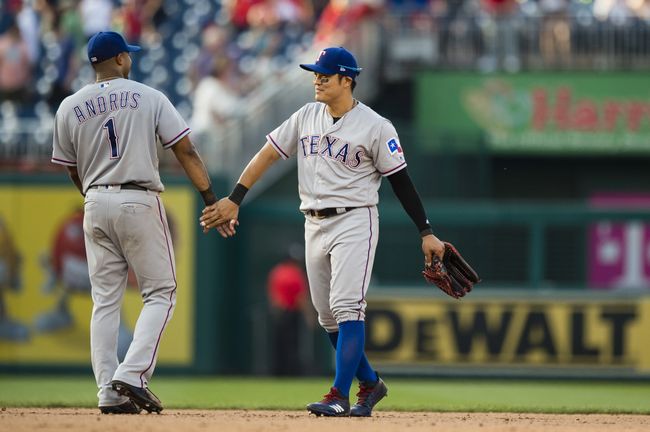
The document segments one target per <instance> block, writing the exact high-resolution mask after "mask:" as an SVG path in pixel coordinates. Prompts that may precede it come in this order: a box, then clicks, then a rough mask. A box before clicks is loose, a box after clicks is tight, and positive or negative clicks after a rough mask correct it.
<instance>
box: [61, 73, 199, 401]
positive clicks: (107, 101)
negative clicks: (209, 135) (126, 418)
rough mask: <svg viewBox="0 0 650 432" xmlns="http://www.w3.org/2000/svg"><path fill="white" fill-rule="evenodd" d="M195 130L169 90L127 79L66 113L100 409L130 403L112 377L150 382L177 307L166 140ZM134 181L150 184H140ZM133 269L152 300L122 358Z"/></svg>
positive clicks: (81, 96) (73, 100) (99, 87)
mask: <svg viewBox="0 0 650 432" xmlns="http://www.w3.org/2000/svg"><path fill="white" fill-rule="evenodd" d="M189 132H190V130H189V128H188V127H187V125H186V123H185V121H184V120H183V119H182V118H181V116H180V115H179V114H178V112H177V111H176V109H175V108H174V107H173V106H172V104H171V103H170V102H169V100H168V99H167V98H166V97H165V96H164V95H163V94H162V93H160V92H159V91H157V90H155V89H152V88H150V87H147V86H146V85H143V84H141V83H138V82H135V81H130V80H127V79H123V78H118V79H113V80H110V81H104V82H100V83H95V84H90V85H87V86H85V87H84V88H82V89H81V90H79V91H78V92H77V93H75V94H74V95H72V96H69V97H68V98H66V99H65V100H64V101H63V103H61V106H60V107H59V109H58V111H57V113H56V117H55V124H54V149H53V154H52V162H54V163H57V164H61V165H67V166H76V167H77V172H78V173H79V177H80V179H81V182H82V185H83V191H84V193H85V202H84V239H85V246H86V256H87V260H88V272H89V274H90V282H91V287H92V298H93V313H92V318H91V323H90V345H91V354H92V355H91V360H92V365H93V371H94V373H95V378H96V380H97V386H98V388H99V392H98V398H99V406H100V407H102V406H114V405H119V404H121V403H124V402H126V401H127V400H128V399H127V398H126V397H125V396H121V395H119V394H118V393H117V392H116V391H115V390H114V389H112V387H111V381H112V380H119V381H123V382H126V383H128V384H131V385H133V386H136V387H146V386H147V383H148V381H149V379H150V378H151V375H152V374H153V371H154V368H155V365H156V360H157V355H158V348H159V345H160V340H161V337H162V334H163V331H164V329H165V327H166V326H167V323H168V322H169V320H170V319H171V317H172V314H173V311H174V307H175V304H176V266H175V262H174V248H173V245H172V242H171V236H170V232H169V225H168V223H167V216H166V212H165V208H164V206H163V204H162V200H161V198H160V196H159V192H161V191H162V190H163V185H162V183H161V181H160V175H159V172H158V156H157V152H156V145H157V142H158V141H160V142H161V144H162V145H163V147H165V148H169V147H171V146H173V145H174V144H176V143H177V142H178V141H179V140H180V139H181V138H182V137H184V136H185V135H187V134H188V133H189ZM127 183H132V184H131V185H127ZM133 183H135V184H136V185H138V186H142V187H144V188H146V190H138V189H137V188H135V189H134V188H133ZM129 267H130V268H132V269H133V271H134V273H135V275H136V277H137V280H138V288H139V290H140V292H141V294H142V298H143V299H145V301H144V305H143V308H142V311H141V312H140V316H139V318H138V320H137V323H136V326H135V330H134V337H133V341H132V343H131V345H130V347H129V349H128V351H127V353H126V356H125V358H124V361H123V362H122V363H121V364H118V361H117V355H116V349H117V347H116V344H117V340H118V337H117V335H118V327H119V322H120V317H119V314H120V306H121V302H122V298H123V296H124V291H125V288H126V282H127V271H128V268H129Z"/></svg>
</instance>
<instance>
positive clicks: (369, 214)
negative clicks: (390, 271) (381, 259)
mask: <svg viewBox="0 0 650 432" xmlns="http://www.w3.org/2000/svg"><path fill="white" fill-rule="evenodd" d="M366 209H368V221H369V222H370V236H369V237H368V253H367V255H366V268H365V269H364V271H363V283H362V284H361V300H359V310H358V311H357V321H358V320H360V319H361V303H362V302H363V301H364V300H365V298H366V290H365V286H366V278H367V277H368V264H370V250H371V249H372V212H371V211H370V207H366Z"/></svg>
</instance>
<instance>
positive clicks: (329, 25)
mask: <svg viewBox="0 0 650 432" xmlns="http://www.w3.org/2000/svg"><path fill="white" fill-rule="evenodd" d="M382 5H383V1H382V0H330V2H329V4H328V5H327V6H326V7H325V9H324V10H323V13H322V14H321V16H320V19H319V20H318V23H317V24H316V35H315V36H314V42H315V44H316V45H318V44H322V43H323V42H324V41H328V43H329V44H330V45H332V44H334V45H335V44H337V43H342V41H343V40H344V38H345V36H347V35H349V33H350V32H351V31H352V30H354V29H355V27H356V25H357V24H358V23H359V22H360V21H361V20H362V19H363V18H365V17H367V16H370V15H373V14H375V13H376V12H377V11H378V10H380V9H381V7H382ZM337 41H341V42H337Z"/></svg>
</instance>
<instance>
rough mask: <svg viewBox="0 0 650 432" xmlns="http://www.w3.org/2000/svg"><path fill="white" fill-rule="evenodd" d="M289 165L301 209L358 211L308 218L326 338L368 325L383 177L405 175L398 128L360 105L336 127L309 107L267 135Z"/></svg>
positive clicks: (311, 270) (317, 106) (320, 109)
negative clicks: (353, 324) (293, 164)
mask: <svg viewBox="0 0 650 432" xmlns="http://www.w3.org/2000/svg"><path fill="white" fill-rule="evenodd" d="M267 140H268V142H270V143H271V145H273V147H274V148H275V150H276V151H277V152H278V153H279V154H280V156H281V157H282V158H283V159H287V158H289V157H290V156H292V155H294V154H295V155H296V157H297V159H298V182H299V183H298V189H299V193H300V199H301V204H300V209H301V210H302V211H307V210H322V209H326V208H339V209H340V208H342V207H355V209H353V210H351V211H347V212H344V213H341V214H338V215H335V216H331V217H327V218H320V217H316V216H310V215H306V217H305V249H306V250H305V264H306V267H307V276H308V277H309V285H310V291H311V298H312V302H313V303H314V307H315V308H316V310H317V312H318V320H319V322H320V324H321V326H323V327H324V328H325V329H326V330H327V331H328V332H336V331H338V324H339V323H341V322H345V321H351V320H355V321H359V320H363V319H364V318H365V308H366V301H365V297H366V291H367V289H368V285H369V282H370V274H371V273H372V267H373V262H374V257H375V250H376V247H377V241H378V234H379V226H378V225H379V216H378V213H377V207H376V204H377V202H378V200H379V194H378V191H379V186H380V185H381V177H382V176H387V175H390V174H393V173H395V172H397V171H399V170H401V169H403V168H404V167H406V160H405V159H404V153H403V150H402V147H401V145H400V143H399V137H398V136H397V132H396V131H395V128H394V127H393V125H392V124H391V123H390V122H389V121H388V120H387V119H385V118H383V117H381V116H380V115H378V114H377V113H376V112H374V111H373V110H372V109H370V108H369V107H368V106H366V105H364V104H362V103H360V102H359V103H357V105H356V106H355V107H354V108H353V109H352V110H350V111H348V112H347V113H346V114H345V115H344V116H343V117H342V118H341V119H339V120H338V121H337V122H336V123H334V121H333V119H332V116H331V115H330V114H329V112H328V111H327V106H326V105H325V104H323V103H320V102H314V103H308V104H306V105H305V106H303V107H302V108H301V109H300V110H298V111H297V112H295V113H294V114H293V115H292V116H291V117H290V118H289V119H287V120H286V121H285V122H284V123H282V125H280V126H279V127H278V128H277V129H275V130H274V131H273V132H271V133H270V134H269V135H267Z"/></svg>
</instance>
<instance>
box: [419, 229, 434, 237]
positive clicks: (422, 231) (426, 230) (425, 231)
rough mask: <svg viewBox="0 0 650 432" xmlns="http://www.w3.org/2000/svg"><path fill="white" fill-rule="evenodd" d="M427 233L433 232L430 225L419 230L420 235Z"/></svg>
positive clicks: (426, 234)
mask: <svg viewBox="0 0 650 432" xmlns="http://www.w3.org/2000/svg"><path fill="white" fill-rule="evenodd" d="M429 234H433V230H432V229H431V227H428V228H425V229H423V230H421V231H420V237H424V236H428V235H429Z"/></svg>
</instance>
